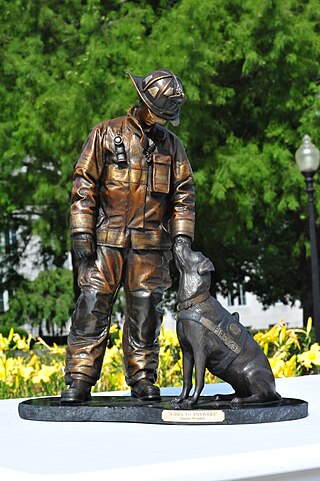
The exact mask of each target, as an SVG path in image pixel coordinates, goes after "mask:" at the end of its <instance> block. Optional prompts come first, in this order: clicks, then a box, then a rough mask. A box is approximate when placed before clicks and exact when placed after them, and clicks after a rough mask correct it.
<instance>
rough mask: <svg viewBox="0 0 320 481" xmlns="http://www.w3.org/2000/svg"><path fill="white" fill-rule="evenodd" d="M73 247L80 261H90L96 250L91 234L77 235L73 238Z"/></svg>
mask: <svg viewBox="0 0 320 481" xmlns="http://www.w3.org/2000/svg"><path fill="white" fill-rule="evenodd" d="M72 247H73V250H74V252H75V253H76V255H77V256H78V257H79V259H88V258H89V257H91V256H92V255H93V254H94V253H95V250H96V247H95V243H94V238H93V236H92V235H91V234H75V235H74V236H73V237H72Z"/></svg>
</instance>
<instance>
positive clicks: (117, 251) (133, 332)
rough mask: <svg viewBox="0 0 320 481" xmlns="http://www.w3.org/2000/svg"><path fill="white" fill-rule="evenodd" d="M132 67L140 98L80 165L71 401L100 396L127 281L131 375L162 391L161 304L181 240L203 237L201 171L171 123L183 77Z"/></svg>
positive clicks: (94, 140)
mask: <svg viewBox="0 0 320 481" xmlns="http://www.w3.org/2000/svg"><path fill="white" fill-rule="evenodd" d="M129 75H130V78H131V80H132V83H133V85H134V87H135V88H136V90H137V92H138V94H139V98H140V99H139V100H140V103H139V104H138V105H137V106H133V107H131V108H130V109H129V111H128V114H127V116H124V117H119V118H116V119H112V120H108V121H104V122H101V123H99V124H98V125H96V126H95V127H94V128H93V129H92V131H91V132H90V134H89V137H88V139H87V140H86V142H85V144H84V147H83V150H82V154H81V156H80V158H79V160H78V162H77V164H76V167H75V172H74V179H73V188H72V206H71V235H72V240H73V249H74V251H75V253H76V254H77V256H78V257H79V258H80V259H81V262H80V266H79V275H78V284H79V287H80V290H81V293H80V296H79V298H78V301H77V305H76V308H75V311H74V313H73V315H72V326H71V330H70V334H69V338H68V348H67V359H66V376H65V381H66V384H67V385H69V388H68V389H66V390H65V391H63V392H62V395H61V399H62V402H66V403H67V402H80V403H81V402H85V401H87V400H89V399H90V391H91V387H92V386H93V385H94V384H95V383H96V381H97V380H98V379H99V377H100V371H101V366H102V361H103V357H104V353H105V349H106V343H107V340H108V333H109V327H110V314H111V309H112V306H113V303H114V301H115V298H116V295H117V292H118V290H119V287H120V285H123V286H124V291H125V296H126V305H127V314H126V320H125V323H124V333H123V353H124V368H125V375H126V381H127V383H128V385H129V386H130V387H131V395H132V396H133V397H135V398H138V399H141V400H156V399H159V398H160V390H159V388H158V387H157V386H155V385H154V383H155V382H156V379H157V368H158V356H159V344H158V336H159V331H160V326H161V318H162V314H161V309H160V303H161V301H162V296H163V293H164V290H165V289H166V288H168V287H170V285H171V279H170V272H169V261H170V259H171V249H172V244H174V245H177V244H179V243H181V242H182V243H186V244H187V245H188V246H190V245H191V242H192V240H193V235H194V208H195V196H194V183H193V177H192V170H191V167H190V164H189V161H188V158H187V155H186V153H185V150H184V148H183V146H182V144H181V142H180V140H179V139H178V138H177V136H176V135H174V134H173V133H172V132H170V131H169V130H167V129H166V128H165V127H164V125H165V124H166V122H167V121H170V122H171V123H172V124H173V125H178V124H179V114H180V107H181V105H182V103H183V102H184V100H185V99H184V93H183V89H182V83H181V80H180V79H179V78H178V77H177V76H176V75H175V74H174V73H173V72H171V71H169V70H165V69H159V70H156V71H154V72H151V73H150V74H148V75H146V76H145V77H137V76H134V75H131V74H129Z"/></svg>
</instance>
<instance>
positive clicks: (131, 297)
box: [65, 246, 171, 386]
mask: <svg viewBox="0 0 320 481" xmlns="http://www.w3.org/2000/svg"><path fill="white" fill-rule="evenodd" d="M170 258H171V252H170V251H163V250H162V251H161V250H134V249H120V248H116V247H108V246H97V256H96V259H95V260H87V259H84V260H83V261H82V262H81V264H80V267H79V274H78V284H79V287H80V289H81V294H80V296H79V299H78V301H77V304H76V308H75V310H74V312H73V315H72V325H71V330H70V334H69V337H68V347H67V358H66V376H65V381H66V384H71V382H72V381H73V380H75V379H79V380H84V381H87V382H88V383H90V384H91V385H94V384H95V383H96V381H97V380H98V379H99V377H100V372H101V367H102V361H103V357H104V353H105V349H106V344H107V340H108V333H109V328H110V317H111V310H112V306H113V303H114V301H115V298H116V295H117V292H118V289H119V287H120V285H121V284H123V286H124V291H125V296H126V306H127V310H126V311H127V312H126V319H125V323H124V332H123V354H124V367H125V375H126V381H127V383H128V385H129V386H133V385H134V384H135V383H136V382H137V381H139V380H140V379H142V378H148V379H150V381H151V382H152V383H154V382H155V381H156V378H157V368H158V357H159V345H158V336H159V333H160V327H161V319H162V312H161V309H160V303H161V301H162V296H163V292H164V290H165V289H166V288H168V287H170V286H171V279H170V272H169V261H170Z"/></svg>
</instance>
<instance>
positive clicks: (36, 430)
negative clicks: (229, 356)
mask: <svg viewBox="0 0 320 481" xmlns="http://www.w3.org/2000/svg"><path fill="white" fill-rule="evenodd" d="M277 390H278V392H279V393H280V394H281V395H282V396H283V397H295V398H300V399H304V400H305V401H308V403H309V416H308V417H307V418H305V419H301V420H298V421H286V422H281V423H270V424H255V425H253V424H252V425H237V426H226V425H223V426H219V425H213V426H210V425H203V426H202V425H200V426H199V425H197V426H192V425H190V426H179V425H151V424H150V425H147V424H129V423H124V424H118V423H53V422H37V421H25V420H22V419H20V418H19V416H18V404H19V402H20V401H21V400H4V401H0V480H1V481H31V480H32V481H38V480H39V481H63V480H67V481H100V480H101V481H107V480H108V481H109V480H110V481H113V480H115V481H122V480H123V479H124V480H127V481H138V480H139V481H153V480H161V481H164V480H170V481H191V480H192V481H236V480H237V481H240V480H242V481H271V480H272V481H319V480H320V403H319V398H320V375H318V376H304V377H300V378H288V379H278V380H277ZM179 392H180V388H166V389H163V390H162V394H163V395H175V394H176V393H179ZM218 392H219V393H224V392H231V388H230V387H229V386H228V385H226V384H215V385H211V386H206V388H205V391H204V394H210V395H212V394H214V393H218ZM111 394H112V395H115V393H111Z"/></svg>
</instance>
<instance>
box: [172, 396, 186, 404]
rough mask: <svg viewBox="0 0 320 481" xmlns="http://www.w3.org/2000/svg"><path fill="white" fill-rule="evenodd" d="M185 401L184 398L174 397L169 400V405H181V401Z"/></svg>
mask: <svg viewBox="0 0 320 481" xmlns="http://www.w3.org/2000/svg"><path fill="white" fill-rule="evenodd" d="M184 400H185V398H184V397H181V396H179V397H175V398H173V399H171V404H181V403H182V402H183V401H184Z"/></svg>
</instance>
